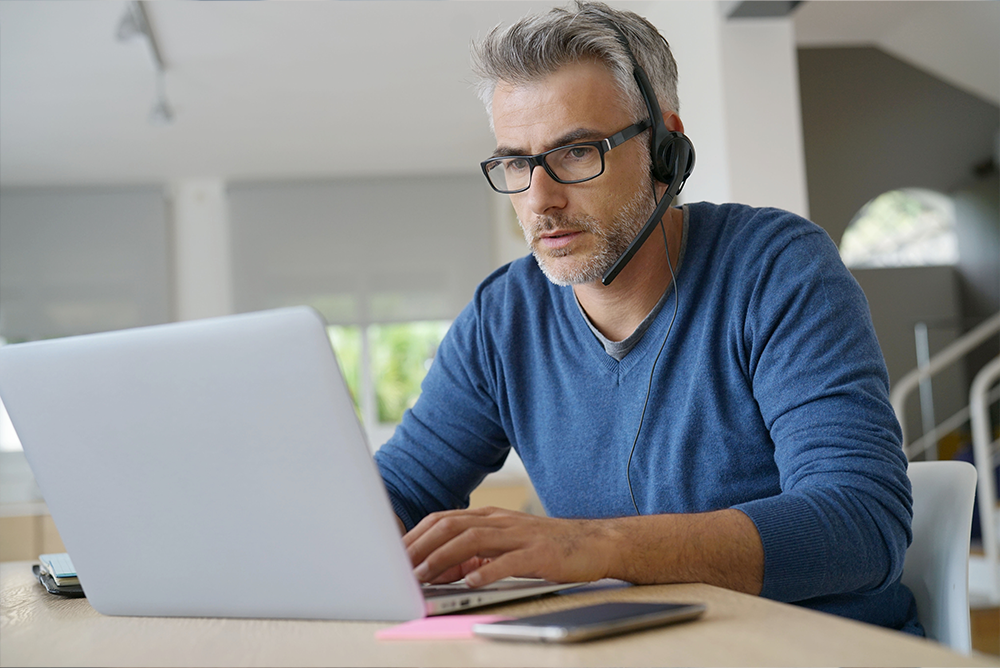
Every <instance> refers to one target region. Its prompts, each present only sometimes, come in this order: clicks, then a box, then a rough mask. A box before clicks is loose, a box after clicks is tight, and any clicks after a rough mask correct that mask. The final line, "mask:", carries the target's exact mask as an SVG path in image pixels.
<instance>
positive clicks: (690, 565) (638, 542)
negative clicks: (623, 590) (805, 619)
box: [598, 510, 764, 595]
mask: <svg viewBox="0 0 1000 668" xmlns="http://www.w3.org/2000/svg"><path fill="white" fill-rule="evenodd" d="M598 522H600V523H601V524H602V525H603V526H604V529H605V531H604V532H603V533H604V540H605V541H606V542H605V544H604V546H603V549H605V550H610V552H609V554H610V560H609V563H610V571H609V572H608V577H612V578H616V579H619V580H625V581H628V582H634V583H636V584H653V583H671V582H705V583H707V584H712V585H717V586H720V587H725V588H727V589H733V590H736V591H741V592H745V593H748V594H754V595H757V594H760V592H761V589H762V587H763V583H764V548H763V545H762V544H761V541H760V535H759V534H758V532H757V527H756V526H755V525H754V523H753V521H751V520H750V518H749V517H747V516H746V515H745V514H743V513H742V512H740V511H738V510H720V511H715V512H710V513H697V514H683V515H650V516H644V517H625V518H617V519H611V520H598Z"/></svg>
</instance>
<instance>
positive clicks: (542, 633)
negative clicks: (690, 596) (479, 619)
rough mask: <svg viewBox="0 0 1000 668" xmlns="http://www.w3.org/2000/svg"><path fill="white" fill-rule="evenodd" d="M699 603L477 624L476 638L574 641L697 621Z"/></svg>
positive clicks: (613, 606)
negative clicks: (690, 620) (691, 620)
mask: <svg viewBox="0 0 1000 668" xmlns="http://www.w3.org/2000/svg"><path fill="white" fill-rule="evenodd" d="M704 611H705V606H703V605H701V604H697V603H601V604H598V605H589V606H584V607H581V608H573V609H571V610H562V611H560V612H550V613H546V614H544V615H536V616H534V617H524V618H522V619H511V620H507V621H502V622H495V623H493V624H477V625H476V626H474V627H473V631H474V633H475V634H476V635H480V636H484V637H490V638H500V639H508V640H540V641H549V642H571V641H574V640H586V639H590V638H597V637H601V636H605V635H612V634H616V633H624V632H626V631H634V630H639V629H645V628H651V627H653V626H661V625H664V624H671V623H675V622H680V621H685V620H688V619H694V618H695V617H698V616H699V615H701V614H702V613H703V612H704Z"/></svg>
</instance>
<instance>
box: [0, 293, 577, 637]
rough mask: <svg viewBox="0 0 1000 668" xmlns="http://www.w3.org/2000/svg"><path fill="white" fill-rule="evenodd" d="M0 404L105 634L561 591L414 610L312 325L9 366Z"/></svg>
mask: <svg viewBox="0 0 1000 668" xmlns="http://www.w3.org/2000/svg"><path fill="white" fill-rule="evenodd" d="M0 397H2V399H3V402H4V404H5V405H6V407H7V410H8V412H9V414H10V417H11V420H12V422H13V424H14V428H15V430H16V431H17V433H18V436H19V438H20V440H21V442H22V445H23V446H24V451H25V457H26V458H27V460H28V463H29V465H30V466H31V469H32V471H33V472H34V474H35V477H36V479H37V481H38V485H39V487H40V488H41V491H42V494H43V496H44V498H45V501H46V503H47V505H48V507H49V510H50V512H51V513H52V518H53V520H54V521H55V524H56V527H57V529H58V530H59V533H60V536H61V537H62V539H63V542H64V544H65V546H66V550H67V552H68V553H69V554H70V555H71V556H72V559H73V564H74V566H75V568H76V572H77V575H78V577H79V579H80V583H81V585H82V586H83V589H84V591H85V592H86V595H87V598H88V600H89V602H90V604H91V605H92V606H93V607H94V608H95V609H96V610H98V611H99V612H102V613H104V614H109V615H140V616H194V617H260V618H295V619H345V620H347V619H349V620H384V621H405V620H409V619H415V618H419V617H422V616H425V615H429V614H437V613H441V612H452V611H456V610H463V609H468V608H472V607H475V606H477V605H486V604H490V603H494V602H499V601H501V600H510V599H512V598H516V597H523V596H533V595H538V594H541V593H546V592H549V591H554V590H557V589H560V588H564V587H566V586H567V585H557V584H552V583H544V582H540V581H532V582H530V583H525V582H519V581H513V582H512V581H506V582H503V583H498V584H499V585H500V590H499V591H497V592H495V593H489V592H486V591H483V590H470V589H468V588H465V587H463V586H461V585H458V586H453V587H451V589H452V591H451V592H450V594H451V597H447V596H445V597H437V596H435V597H432V598H427V599H425V597H424V593H423V591H422V589H423V588H422V587H421V585H420V584H419V583H418V582H417V580H416V578H415V577H414V575H413V569H412V566H411V564H410V562H409V560H408V558H407V556H406V553H405V550H404V548H403V545H402V541H401V540H400V535H399V530H398V526H397V523H396V520H395V517H394V514H393V511H392V509H391V506H390V504H389V500H388V496H387V494H386V491H385V488H384V486H383V484H382V480H381V477H380V476H379V473H378V470H377V468H376V466H375V463H374V460H373V459H372V457H371V454H370V451H369V449H368V446H367V444H366V442H365V437H364V433H363V431H362V429H361V426H360V425H359V423H358V420H357V416H356V414H355V411H354V406H353V404H352V402H351V399H350V395H349V393H348V390H347V387H346V385H345V383H344V380H343V378H342V376H341V374H340V370H339V367H338V365H337V361H336V358H335V356H334V353H333V350H332V349H331V347H330V341H329V339H328V337H327V332H326V327H325V323H324V322H323V320H322V318H321V317H320V316H319V315H318V314H317V313H316V312H315V311H313V310H312V309H309V308H306V307H296V308H287V309H277V310H273V311H263V312H259V313H250V314H242V315H235V316H227V317H223V318H212V319H207V320H198V321H191V322H184V323H173V324H168V325H158V326H153V327H143V328H138V329H132V330H124V331H118V332H107V333H101V334H93V335H86V336H78V337H70V338H65V339H55V340H50V341H40V342H32V343H23V344H15V345H7V346H3V347H0ZM529 584H530V585H532V586H531V587H528V586H527V585H529ZM535 585H539V586H537V587H536V586H535ZM570 586H571V585H570Z"/></svg>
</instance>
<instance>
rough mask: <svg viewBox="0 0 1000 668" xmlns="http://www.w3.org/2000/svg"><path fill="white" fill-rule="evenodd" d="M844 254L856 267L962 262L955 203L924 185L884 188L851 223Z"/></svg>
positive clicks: (844, 258) (843, 249)
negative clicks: (923, 186) (884, 190)
mask: <svg viewBox="0 0 1000 668" xmlns="http://www.w3.org/2000/svg"><path fill="white" fill-rule="evenodd" d="M840 257H841V258H842V259H843V260H844V264H846V265H847V266H848V267H851V268H868V267H924V266H930V265H953V264H957V263H958V236H957V234H956V232H955V206H954V203H953V202H952V200H951V198H950V197H947V196H946V195H942V194H941V193H937V192H934V191H932V190H923V189H919V188H906V189H902V190H891V191H889V192H887V193H883V194H881V195H879V196H878V197H876V198H875V199H873V200H872V201H870V202H868V204H866V205H865V206H863V207H862V208H861V211H859V212H858V215H857V216H855V217H854V220H852V221H851V224H850V225H848V226H847V230H846V231H845V232H844V236H843V238H842V239H841V241H840Z"/></svg>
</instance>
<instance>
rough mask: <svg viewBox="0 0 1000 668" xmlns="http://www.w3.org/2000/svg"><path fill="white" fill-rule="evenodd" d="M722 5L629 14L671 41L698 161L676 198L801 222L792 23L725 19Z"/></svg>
mask: <svg viewBox="0 0 1000 668" xmlns="http://www.w3.org/2000/svg"><path fill="white" fill-rule="evenodd" d="M724 9H725V6H724V3H716V2H676V3H675V2H650V3H648V4H646V5H643V6H641V7H637V8H636V11H638V12H639V13H640V14H643V15H644V16H646V18H648V19H649V20H650V21H651V22H652V23H653V24H654V25H655V26H657V28H659V30H660V32H661V33H663V35H664V36H665V37H666V38H667V41H669V42H670V46H671V49H672V50H673V52H674V58H675V59H676V60H677V68H678V75H679V76H678V94H679V96H680V102H681V108H680V116H681V119H682V120H683V121H684V129H685V132H686V134H687V135H688V136H689V137H690V138H691V141H692V142H693V143H694V147H695V155H696V162H695V168H694V173H693V174H692V175H691V178H690V179H689V181H688V183H687V185H686V186H685V187H684V192H683V193H682V194H681V197H680V199H681V201H684V202H697V201H699V200H706V201H710V202H717V203H721V202H740V203H743V204H750V205H753V206H776V207H780V208H783V209H788V210H790V211H793V212H795V213H798V214H801V215H806V216H807V215H808V213H809V211H808V209H809V205H808V197H807V194H806V193H807V190H806V176H805V157H804V156H805V153H804V149H803V144H802V114H801V103H800V98H799V85H798V58H797V54H796V49H795V34H794V28H793V25H792V22H791V19H788V18H781V19H738V20H728V19H726V17H725V13H724Z"/></svg>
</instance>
